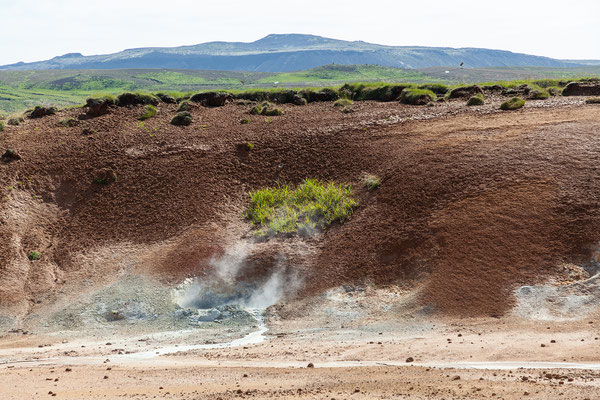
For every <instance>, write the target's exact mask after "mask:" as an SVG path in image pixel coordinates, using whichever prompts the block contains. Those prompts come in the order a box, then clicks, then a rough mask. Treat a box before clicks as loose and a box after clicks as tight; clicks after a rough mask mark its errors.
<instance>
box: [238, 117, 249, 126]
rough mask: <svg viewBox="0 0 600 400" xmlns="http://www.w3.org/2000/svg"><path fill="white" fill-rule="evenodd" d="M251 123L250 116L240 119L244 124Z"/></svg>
mask: <svg viewBox="0 0 600 400" xmlns="http://www.w3.org/2000/svg"><path fill="white" fill-rule="evenodd" d="M249 123H250V119H248V118H244V119H242V120H241V121H240V124H242V125H246V124H249Z"/></svg>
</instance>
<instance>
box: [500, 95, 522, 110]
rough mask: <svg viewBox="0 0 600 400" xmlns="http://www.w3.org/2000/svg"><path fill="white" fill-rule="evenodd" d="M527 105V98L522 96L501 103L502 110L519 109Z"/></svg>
mask: <svg viewBox="0 0 600 400" xmlns="http://www.w3.org/2000/svg"><path fill="white" fill-rule="evenodd" d="M524 105H525V100H523V99H522V98H520V97H513V98H512V99H510V100H508V101H505V102H504V103H502V104H501V105H500V109H501V110H505V111H508V110H517V109H519V108H521V107H523V106H524Z"/></svg>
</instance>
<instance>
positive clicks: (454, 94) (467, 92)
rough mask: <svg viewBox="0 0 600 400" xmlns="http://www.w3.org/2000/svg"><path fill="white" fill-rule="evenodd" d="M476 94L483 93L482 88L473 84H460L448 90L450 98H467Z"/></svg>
mask: <svg viewBox="0 0 600 400" xmlns="http://www.w3.org/2000/svg"><path fill="white" fill-rule="evenodd" d="M476 94H483V90H481V88H480V87H479V86H477V85H473V86H461V87H457V88H456V89H453V90H452V91H451V92H450V96H449V97H450V98H451V99H463V98H464V99H468V98H470V97H472V96H475V95H476Z"/></svg>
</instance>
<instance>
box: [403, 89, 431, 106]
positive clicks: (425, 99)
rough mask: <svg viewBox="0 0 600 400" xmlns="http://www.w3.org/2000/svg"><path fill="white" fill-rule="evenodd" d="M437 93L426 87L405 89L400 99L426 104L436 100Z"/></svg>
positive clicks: (405, 101) (409, 102)
mask: <svg viewBox="0 0 600 400" xmlns="http://www.w3.org/2000/svg"><path fill="white" fill-rule="evenodd" d="M435 97H436V96H435V93H433V92H432V91H431V90H426V89H404V90H403V91H402V93H401V94H400V101H401V102H402V103H404V104H412V105H425V104H427V103H429V102H432V101H433V100H435Z"/></svg>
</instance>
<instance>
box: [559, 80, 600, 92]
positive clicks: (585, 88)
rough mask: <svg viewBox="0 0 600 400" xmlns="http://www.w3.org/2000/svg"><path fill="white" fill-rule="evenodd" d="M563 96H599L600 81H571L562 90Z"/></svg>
mask: <svg viewBox="0 0 600 400" xmlns="http://www.w3.org/2000/svg"><path fill="white" fill-rule="evenodd" d="M562 95H563V96H599V95H600V81H590V82H571V83H569V84H568V85H567V87H565V88H564V89H563V91H562Z"/></svg>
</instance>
